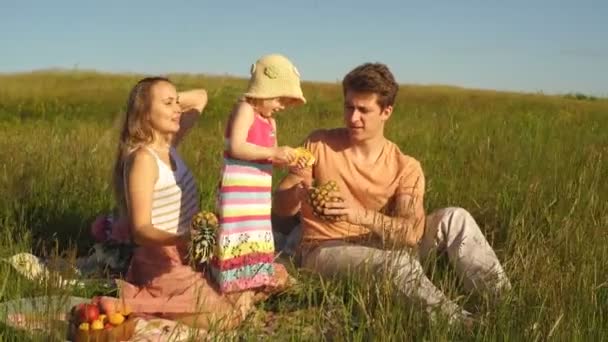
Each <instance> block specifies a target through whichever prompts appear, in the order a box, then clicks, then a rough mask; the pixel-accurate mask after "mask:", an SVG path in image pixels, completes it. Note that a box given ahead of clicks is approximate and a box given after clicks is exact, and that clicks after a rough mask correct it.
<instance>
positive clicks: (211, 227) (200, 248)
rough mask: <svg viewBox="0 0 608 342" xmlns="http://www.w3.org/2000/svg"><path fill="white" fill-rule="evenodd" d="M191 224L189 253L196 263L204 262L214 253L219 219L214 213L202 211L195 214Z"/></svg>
mask: <svg viewBox="0 0 608 342" xmlns="http://www.w3.org/2000/svg"><path fill="white" fill-rule="evenodd" d="M191 226H192V238H191V241H190V245H189V248H188V255H189V257H190V260H192V261H193V262H194V263H195V264H203V263H205V262H207V260H209V259H210V258H211V256H212V255H213V249H214V248H215V239H216V234H217V230H218V227H219V221H218V219H217V216H215V214H214V213H212V212H210V211H201V212H199V213H198V214H196V215H194V217H193V218H192V224H191Z"/></svg>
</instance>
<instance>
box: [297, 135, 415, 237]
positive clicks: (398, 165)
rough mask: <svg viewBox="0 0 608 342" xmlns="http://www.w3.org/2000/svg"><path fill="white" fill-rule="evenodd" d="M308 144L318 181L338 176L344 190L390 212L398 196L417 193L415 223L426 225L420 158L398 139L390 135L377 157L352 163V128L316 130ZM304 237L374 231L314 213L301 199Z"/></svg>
mask: <svg viewBox="0 0 608 342" xmlns="http://www.w3.org/2000/svg"><path fill="white" fill-rule="evenodd" d="M304 147H306V148H307V149H309V150H310V151H311V152H312V154H313V155H314V157H315V158H316V162H315V164H314V166H313V178H314V179H315V181H316V182H318V183H319V184H323V183H325V182H327V181H330V180H334V181H336V183H337V184H338V187H339V188H340V191H341V193H342V195H343V196H349V197H350V198H352V199H354V200H356V201H358V202H359V203H360V204H361V205H362V206H363V207H365V208H367V209H368V210H373V211H378V212H381V213H384V214H385V215H389V216H391V213H392V212H393V211H394V209H395V208H394V205H395V204H394V201H395V198H396V196H398V195H401V194H409V195H411V196H413V197H414V198H415V207H414V208H413V212H414V215H415V216H416V222H417V227H416V229H423V227H424V224H425V222H424V218H425V214H424V205H423V200H424V187H425V181H424V175H423V172H422V168H421V166H420V163H419V162H418V161H417V160H416V159H414V158H412V157H410V156H407V155H404V154H403V153H401V150H400V149H399V147H398V146H397V145H395V144H394V143H393V142H390V141H389V140H386V141H385V143H384V147H383V149H382V152H381V153H380V156H379V158H378V160H377V161H376V163H374V164H373V165H369V166H362V165H356V164H354V163H353V162H352V161H351V160H350V159H349V158H348V157H347V155H346V153H345V150H346V149H348V147H349V135H348V131H347V130H346V129H344V128H338V129H331V130H318V131H315V132H313V133H312V134H311V135H310V136H309V137H308V139H307V140H306V142H305V143H304ZM301 220H302V242H303V243H304V244H309V243H313V244H314V243H318V242H321V241H324V240H333V239H357V238H365V237H367V236H370V235H371V231H370V230H369V229H367V228H366V227H362V226H358V225H353V224H350V223H348V222H344V221H342V222H326V221H322V220H321V219H319V218H317V217H316V216H314V214H313V211H312V209H311V207H310V206H309V205H308V204H306V203H303V204H302V209H301Z"/></svg>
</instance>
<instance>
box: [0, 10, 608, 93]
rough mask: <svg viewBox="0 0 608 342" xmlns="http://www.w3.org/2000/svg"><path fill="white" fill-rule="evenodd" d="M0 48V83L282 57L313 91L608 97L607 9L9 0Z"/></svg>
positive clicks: (244, 69)
mask: <svg viewBox="0 0 608 342" xmlns="http://www.w3.org/2000/svg"><path fill="white" fill-rule="evenodd" d="M0 42H1V43H2V48H1V50H0V72H15V71H27V70H33V69H42V68H51V67H61V68H74V67H76V66H77V67H78V68H81V69H97V70H101V71H112V72H125V71H126V72H141V73H146V74H157V73H158V74H165V73H170V72H193V73H211V74H232V75H237V76H246V75H247V73H248V71H249V66H250V65H251V63H252V62H253V61H255V59H256V58H257V57H259V56H260V55H263V54H266V53H270V52H280V53H283V54H285V55H287V56H288V57H290V58H291V59H292V60H293V61H294V63H295V64H296V65H297V67H298V69H299V70H300V73H301V74H302V78H303V79H305V80H318V81H336V80H339V79H341V78H342V76H343V75H344V74H345V73H346V72H348V71H349V70H350V69H352V68H353V67H355V66H356V65H358V64H359V63H363V62H367V61H380V62H384V63H386V64H388V65H389V67H390V68H391V69H392V70H393V72H394V73H395V75H396V77H397V79H398V80H399V82H401V83H416V84H448V85H457V86H464V87H473V88H488V89H499V90H516V91H525V92H537V91H543V92H545V93H565V92H583V93H587V94H593V95H599V96H608V1H605V0H603V1H602V0H597V1H577V2H575V1H570V2H565V1H560V0H556V1H548V0H537V1H534V0H529V1H520V0H512V1H478V0H461V1H445V0H439V1H433V2H431V1H427V2H425V1H415V2H410V1H406V0H402V1H399V0H394V1H389V0H368V1H359V0H351V1H342V0H336V1H331V0H326V1H319V0H310V1H306V0H299V1H291V0H284V1H278V0H267V1H264V0H258V1H236V0H218V1H205V0H199V1H178V0H175V1H155V0H148V1H139V0H135V1H127V0H125V1H116V0H104V1H102V0H99V1H86V0H79V1H71V0H69V1H68V0H55V1H28V0H2V1H0Z"/></svg>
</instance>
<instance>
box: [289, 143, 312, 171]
mask: <svg viewBox="0 0 608 342" xmlns="http://www.w3.org/2000/svg"><path fill="white" fill-rule="evenodd" d="M295 151H296V158H295V160H294V161H293V162H292V163H291V164H290V166H295V165H297V164H298V162H299V161H300V159H304V163H305V165H306V166H307V167H308V166H313V165H314V163H315V157H314V156H313V155H312V153H311V152H310V151H309V150H307V149H306V148H304V147H297V148H296V149H295Z"/></svg>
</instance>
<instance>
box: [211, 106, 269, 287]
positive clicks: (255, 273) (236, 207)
mask: <svg viewBox="0 0 608 342" xmlns="http://www.w3.org/2000/svg"><path fill="white" fill-rule="evenodd" d="M229 131H230V124H229V125H228V128H227V130H226V144H225V146H228V142H229V139H230V137H229V133H228V132H229ZM247 142H249V143H251V144H254V145H258V146H263V147H273V146H275V132H274V129H273V126H272V124H271V123H270V122H269V121H268V120H266V119H264V118H263V117H261V116H260V115H258V114H255V119H254V122H253V124H252V125H251V127H250V129H249V133H248V136H247ZM271 187H272V163H271V162H270V161H268V160H259V161H243V160H237V159H233V158H231V156H230V155H229V154H228V153H227V151H224V165H223V169H222V176H221V183H220V187H219V199H218V202H219V203H218V204H219V219H220V229H219V234H218V238H217V243H218V246H217V249H216V252H215V253H214V258H213V260H212V263H211V270H212V273H213V275H214V277H215V279H216V281H217V283H218V285H219V287H220V290H221V291H222V292H235V291H242V290H246V289H250V288H256V287H261V286H265V285H270V284H271V283H272V278H273V275H274V267H273V263H272V262H273V259H274V241H273V238H272V225H271V219H270V210H271V198H270V196H271Z"/></svg>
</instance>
